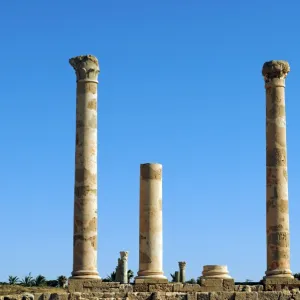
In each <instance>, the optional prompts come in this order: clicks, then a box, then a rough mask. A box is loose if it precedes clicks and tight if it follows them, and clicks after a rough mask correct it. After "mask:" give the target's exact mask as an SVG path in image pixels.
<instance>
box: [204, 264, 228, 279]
mask: <svg viewBox="0 0 300 300" xmlns="http://www.w3.org/2000/svg"><path fill="white" fill-rule="evenodd" d="M202 278H203V279H209V278H219V279H231V276H230V275H229V272H228V269H227V266H225V265H206V266H203V271H202V277H201V279H202Z"/></svg>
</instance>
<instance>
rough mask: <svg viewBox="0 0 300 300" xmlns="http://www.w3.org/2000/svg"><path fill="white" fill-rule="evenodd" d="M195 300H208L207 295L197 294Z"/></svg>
mask: <svg viewBox="0 0 300 300" xmlns="http://www.w3.org/2000/svg"><path fill="white" fill-rule="evenodd" d="M197 300H209V293H205V292H201V293H197Z"/></svg>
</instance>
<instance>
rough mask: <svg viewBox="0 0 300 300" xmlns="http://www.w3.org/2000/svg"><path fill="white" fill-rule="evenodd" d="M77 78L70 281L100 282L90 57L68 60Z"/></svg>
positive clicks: (94, 70) (94, 72)
mask: <svg viewBox="0 0 300 300" xmlns="http://www.w3.org/2000/svg"><path fill="white" fill-rule="evenodd" d="M69 62H70V64H71V66H72V67H73V68H74V70H75V72H76V76H77V95H76V151H75V187H74V202H75V203H74V204H75V205H74V235H73V271H72V277H73V278H96V279H100V277H99V275H98V271H97V109H96V108H97V83H98V81H97V79H98V73H99V72H100V69H99V64H98V60H97V58H96V57H94V56H92V55H85V56H77V57H74V58H71V59H70V60H69Z"/></svg>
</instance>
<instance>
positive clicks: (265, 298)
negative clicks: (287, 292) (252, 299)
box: [258, 291, 280, 300]
mask: <svg viewBox="0 0 300 300" xmlns="http://www.w3.org/2000/svg"><path fill="white" fill-rule="evenodd" d="M279 298H280V292H273V291H272V292H269V291H267V292H258V300H279Z"/></svg>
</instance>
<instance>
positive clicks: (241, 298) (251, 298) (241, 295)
mask: <svg viewBox="0 0 300 300" xmlns="http://www.w3.org/2000/svg"><path fill="white" fill-rule="evenodd" d="M257 299H258V293H257V292H249V293H247V292H246V293H245V292H235V300H257Z"/></svg>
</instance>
